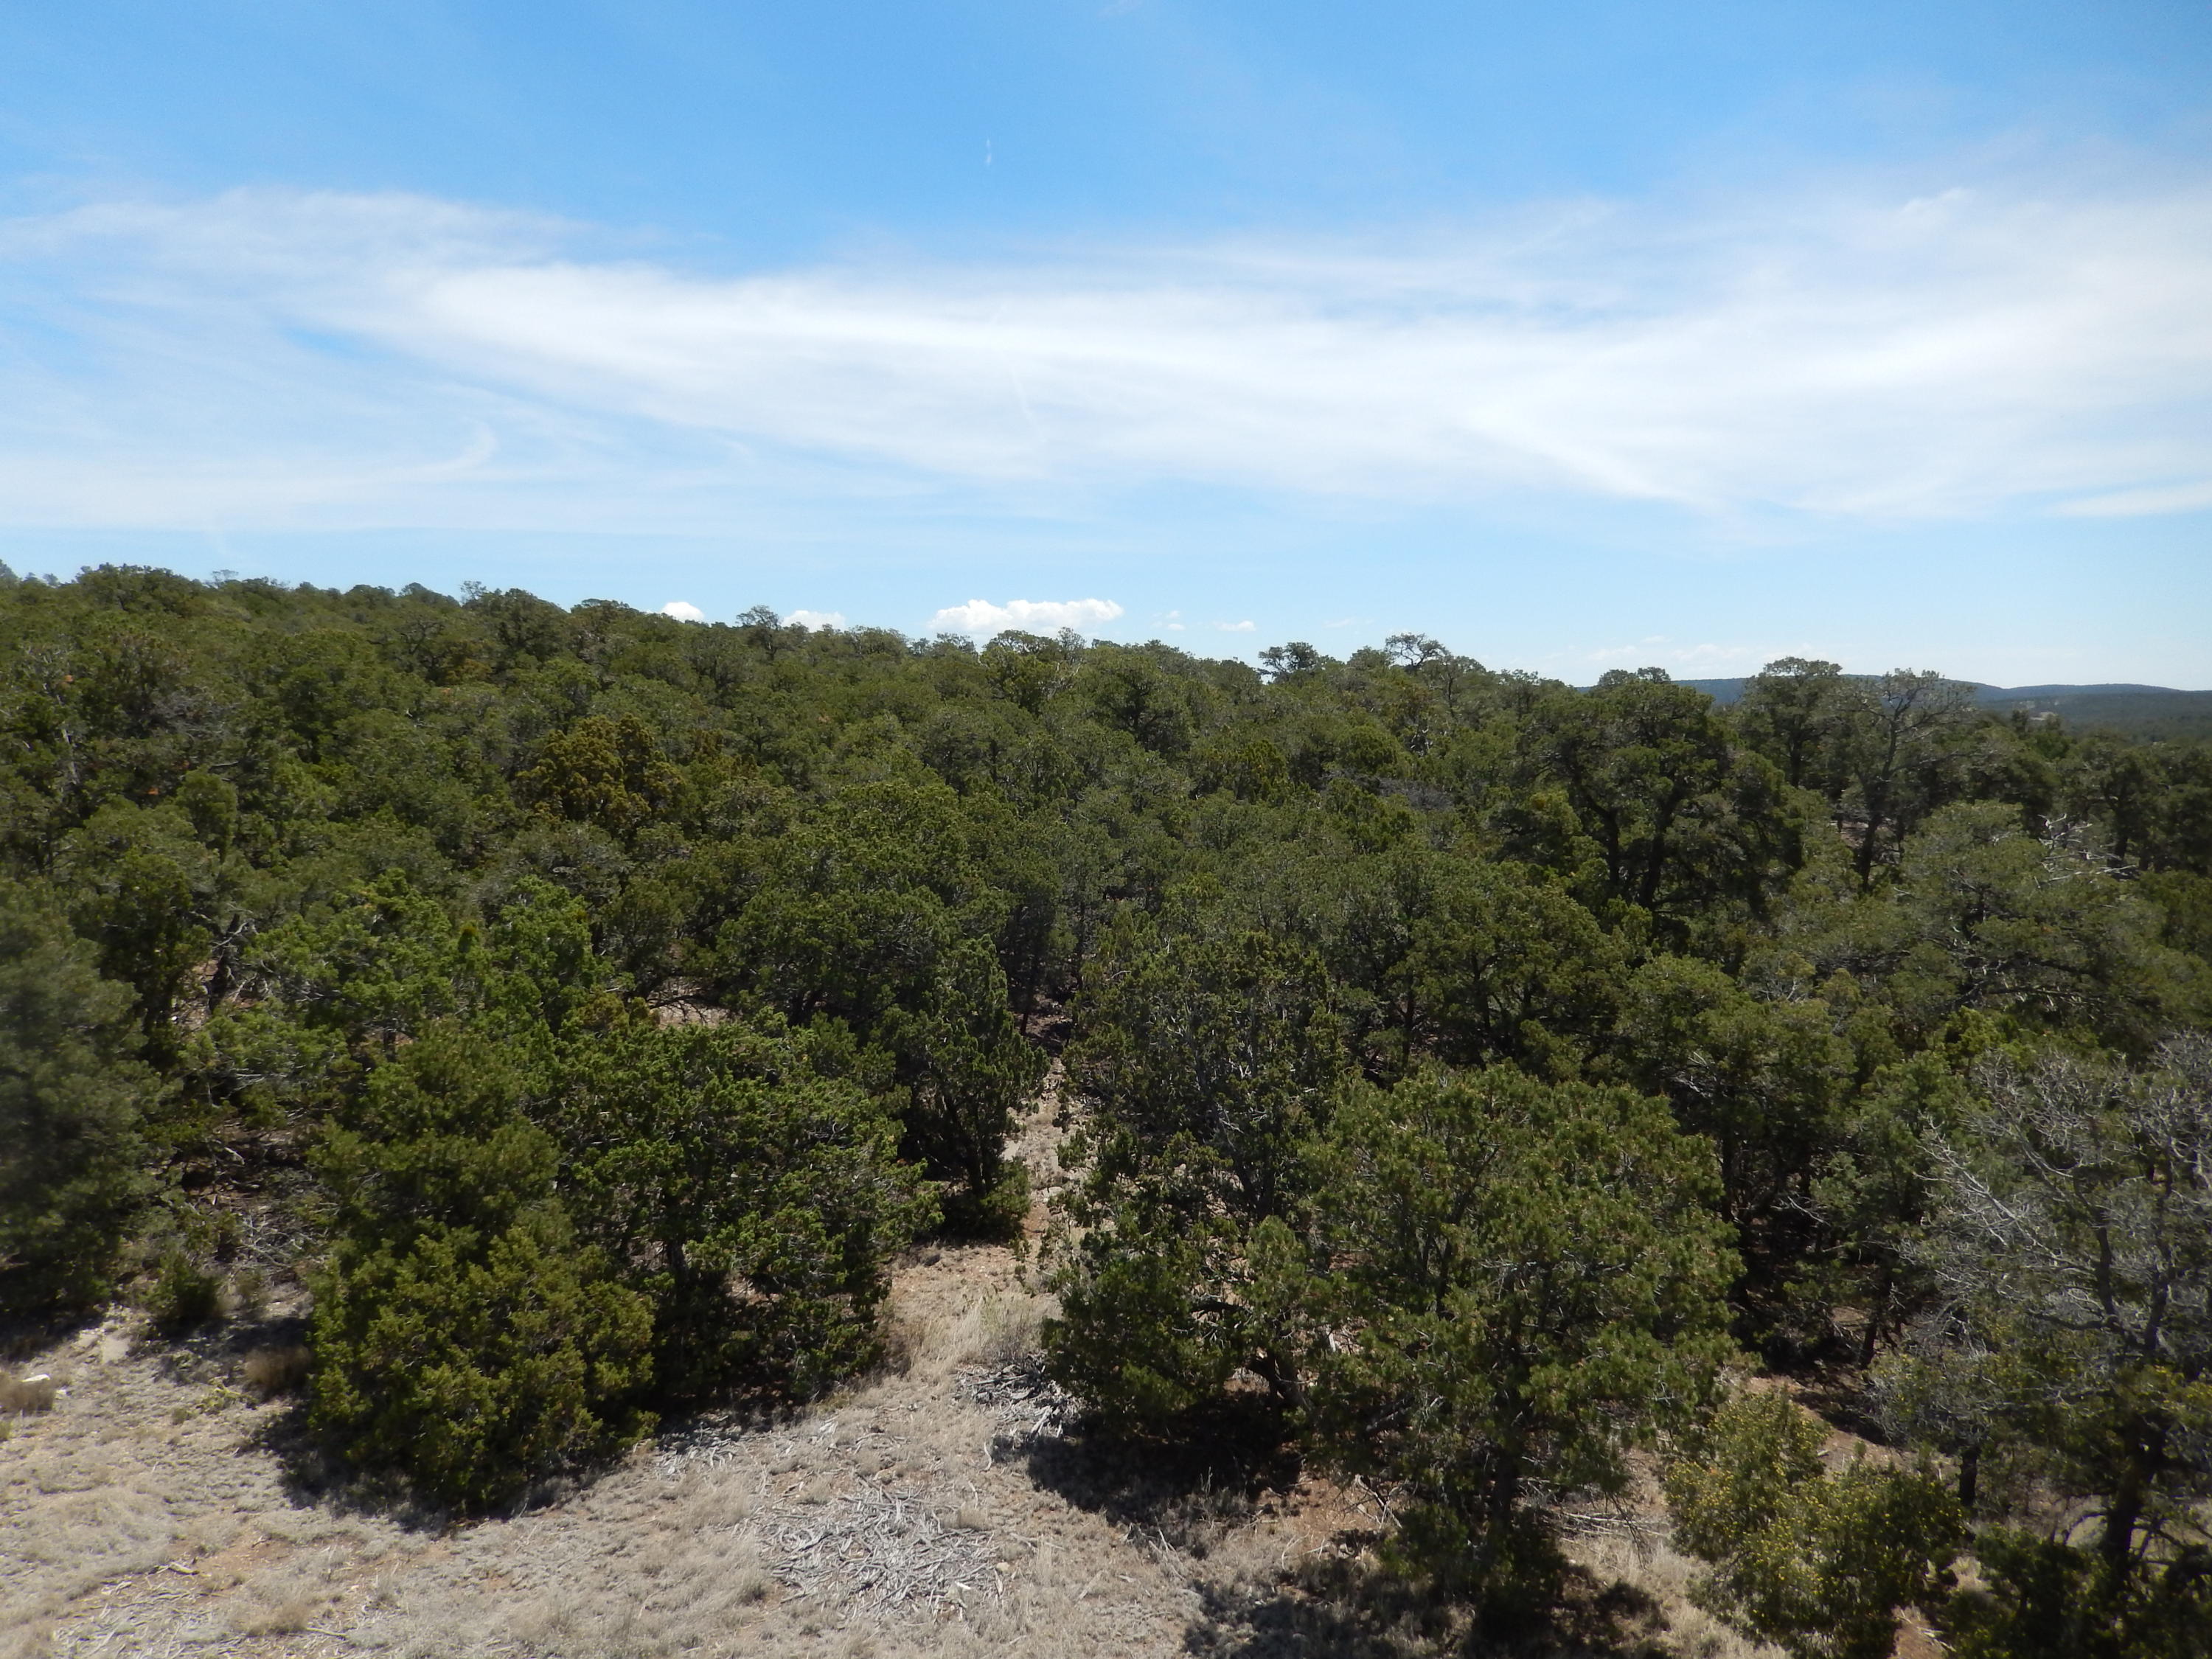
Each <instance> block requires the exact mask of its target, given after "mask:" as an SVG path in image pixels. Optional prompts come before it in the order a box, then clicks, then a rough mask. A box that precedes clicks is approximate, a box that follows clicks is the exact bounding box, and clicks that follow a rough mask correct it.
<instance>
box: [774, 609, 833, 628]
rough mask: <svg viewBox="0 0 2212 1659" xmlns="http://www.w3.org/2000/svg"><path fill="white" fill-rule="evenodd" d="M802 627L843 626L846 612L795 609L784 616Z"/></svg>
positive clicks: (788, 620) (785, 619) (788, 621)
mask: <svg viewBox="0 0 2212 1659" xmlns="http://www.w3.org/2000/svg"><path fill="white" fill-rule="evenodd" d="M784 621H786V622H787V623H798V624H799V626H800V627H802V628H842V627H843V626H844V625H845V613H844V612H843V611H793V612H792V613H791V614H790V615H789V616H788V617H785V618H784Z"/></svg>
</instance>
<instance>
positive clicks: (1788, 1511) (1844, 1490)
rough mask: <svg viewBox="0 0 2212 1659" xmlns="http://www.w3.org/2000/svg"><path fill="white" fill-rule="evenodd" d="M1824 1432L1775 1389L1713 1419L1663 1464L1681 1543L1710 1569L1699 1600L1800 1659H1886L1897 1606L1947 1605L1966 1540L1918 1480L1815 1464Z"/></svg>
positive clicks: (1928, 1483) (1955, 1518)
mask: <svg viewBox="0 0 2212 1659" xmlns="http://www.w3.org/2000/svg"><path fill="white" fill-rule="evenodd" d="M1823 1437H1824V1434H1823V1431H1822V1429H1821V1427H1820V1423H1819V1422H1818V1421H1817V1420H1816V1419H1814V1417H1813V1416H1812V1414H1811V1413H1808V1412H1806V1411H1804V1410H1802V1408H1800V1407H1797V1406H1796V1405H1795V1404H1793V1403H1792V1402H1791V1401H1790V1399H1789V1398H1788V1397H1787V1396H1786V1395H1781V1394H1756V1395H1741V1396H1740V1397H1738V1398H1737V1399H1735V1400H1733V1401H1729V1403H1728V1404H1727V1405H1726V1406H1723V1407H1722V1408H1721V1409H1720V1410H1719V1411H1718V1412H1717V1413H1715V1414H1714V1417H1713V1420H1712V1422H1711V1424H1710V1425H1708V1427H1707V1429H1706V1431H1705V1433H1704V1434H1703V1436H1702V1437H1700V1441H1699V1444H1698V1445H1697V1446H1696V1447H1695V1448H1694V1449H1693V1450H1692V1452H1691V1454H1690V1455H1686V1456H1684V1457H1681V1458H1679V1459H1677V1460H1676V1461H1675V1462H1673V1463H1672V1464H1671V1465H1670V1466H1669V1467H1668V1471H1667V1475H1666V1488H1667V1498H1668V1503H1669V1504H1672V1505H1673V1507H1674V1536H1675V1540H1676V1541H1677V1542H1679V1543H1680V1545H1681V1546H1682V1547H1683V1548H1684V1549H1686V1550H1687V1551H1688V1552H1689V1553H1691V1554H1692V1555H1695V1556H1697V1557H1699V1559H1703V1560H1705V1561H1706V1562H1707V1563H1709V1564H1711V1571H1709V1572H1708V1573H1707V1574H1706V1575H1705V1577H1703V1578H1701V1579H1700V1580H1699V1583H1698V1584H1697V1586H1696V1587H1695V1589H1693V1591H1692V1595H1693V1597H1694V1599H1695V1600H1696V1601H1698V1602H1699V1605H1701V1606H1703V1607H1706V1608H1708V1609H1710V1610H1711V1611H1712V1612H1714V1613H1718V1614H1719V1615H1720V1616H1721V1617H1722V1618H1723V1619H1725V1620H1727V1621H1728V1622H1729V1624H1730V1625H1732V1626H1735V1628H1736V1629H1738V1630H1740V1631H1741V1632H1744V1634H1746V1635H1747V1636H1750V1637H1753V1638H1756V1639H1757V1640H1759V1641H1762V1642H1771V1643H1774V1644H1776V1645H1777V1646H1778V1647H1780V1648H1782V1649H1784V1650H1785V1651H1787V1652H1789V1653H1790V1654H1792V1655H1794V1656H1796V1659H1887V1655H1888V1653H1889V1651H1890V1649H1891V1646H1892V1645H1893V1643H1894V1642H1895V1640H1896V1638H1897V1614H1898V1610H1899V1608H1901V1607H1910V1606H1923V1607H1926V1606H1932V1605H1936V1604H1939V1603H1940V1602H1941V1601H1942V1598H1943V1596H1944V1595H1945V1594H1946V1593H1947V1591H1948V1589H1949V1584H1950V1577H1949V1573H1948V1565H1949V1563H1950V1561H1951V1559H1952V1558H1953V1557H1954V1555H1956V1554H1957V1553H1958V1551H1959V1550H1960V1547H1961V1546H1963V1544H1964V1543H1965V1541H1966V1528H1965V1525H1964V1522H1963V1519H1962V1517H1961V1516H1960V1512H1959V1507H1958V1504H1957V1503H1956V1502H1955V1501H1954V1499H1953V1498H1952V1497H1951V1495H1950V1493H1949V1492H1947V1491H1946V1490H1945V1489H1944V1488H1943V1486H1942V1485H1941V1484H1940V1483H1939V1482H1938V1481H1937V1480H1936V1479H1935V1478H1934V1477H1933V1476H1932V1475H1930V1474H1927V1473H1926V1472H1924V1471H1912V1470H1902V1469H1878V1468H1873V1467H1872V1466H1870V1465H1869V1464H1868V1463H1866V1462H1864V1461H1863V1459H1862V1460H1861V1461H1859V1462H1854V1463H1853V1464H1851V1465H1850V1467H1849V1468H1845V1469H1844V1470H1843V1471H1842V1472H1841V1473H1839V1474H1828V1473H1827V1472H1826V1469H1824V1468H1822V1466H1821V1463H1820V1443H1821V1440H1822V1438H1823Z"/></svg>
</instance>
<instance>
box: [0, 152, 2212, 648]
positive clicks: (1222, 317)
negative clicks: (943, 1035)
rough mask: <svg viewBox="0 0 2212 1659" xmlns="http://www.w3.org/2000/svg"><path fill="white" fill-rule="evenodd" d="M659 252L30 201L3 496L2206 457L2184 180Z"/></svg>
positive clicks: (1740, 487) (1700, 502) (389, 511)
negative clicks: (810, 249)
mask: <svg viewBox="0 0 2212 1659" xmlns="http://www.w3.org/2000/svg"><path fill="white" fill-rule="evenodd" d="M634 252H635V250H629V249H624V248H621V247H616V248H614V249H613V250H612V251H611V252H610V251H609V250H608V248H607V246H606V238H605V235H604V234H601V233H598V232H594V231H592V230H591V229H590V228H586V227H578V226H573V225H563V224H561V223H557V222H551V221H547V220H543V219H536V218H531V217H527V216H521V215H515V214H505V213H498V212H491V211H485V210H477V209H473V208H469V207H465V206H462V205H458V204H452V203H447V202H441V201H435V200H430V199H426V198H422V197H409V196H398V195H388V196H343V195H299V194H286V193H280V192H271V191H240V192H236V193H233V194H230V195H227V196H223V197H217V198H215V199H213V200H210V201H204V202H201V203H197V204H187V205H185V206H181V207H159V208H156V207H145V206H137V205H131V204H106V205H102V206H97V207H89V208H85V209H82V210H76V211H74V212H70V213H64V214H60V215H55V216H44V217H37V218H21V219H16V220H13V221H9V222H4V223H0V278H4V282H5V287H4V289H0V292H4V294H5V296H6V301H5V303H6V308H7V310H6V314H7V315H8V317H9V319H10V320H11V321H12V322H13V323H14V324H15V325H16V326H15V329H14V331H13V343H12V344H11V348H10V352H9V355H8V356H6V357H5V358H4V359H0V521H4V522H7V523H12V524H16V525H33V524H36V525H52V526H70V525H75V526H94V525H100V526H132V525H139V526H170V527H174V526H192V527H198V526H205V525H207V524H210V523H222V524H225V525H228V526H233V527H247V526H270V527H275V526H361V525H368V524H391V523H410V524H426V525H427V524H435V525H444V526H455V527H477V526H547V525H554V524H559V525H576V524H582V523H608V522H623V523H628V524H632V525H635V524H637V523H640V522H641V521H647V520H650V521H653V522H663V523H665V522H670V521H672V520H675V519H678V518H681V517H683V515H684V514H687V513H688V514H690V515H691V518H692V520H694V521H696V522H698V523H702V524H705V523H710V522H714V520H715V517H716V514H717V513H726V512H727V511H728V510H730V508H731V506H732V503H736V502H745V501H757V500H759V499H762V498H763V497H764V496H769V495H778V493H779V492H781V496H783V497H792V496H799V497H805V498H806V499H821V498H825V497H826V496H827V495H829V492H830V491H832V490H835V491H836V492H838V493H839V496H840V499H848V498H852V497H854V496H866V495H871V494H872V495H878V496H880V495H884V493H885V492H895V491H901V490H906V491H911V490H913V489H966V490H970V491H976V490H980V491H981V492H983V493H985V494H986V495H993V496H994V497H996V498H1000V499H1012V498H1013V497H1014V495H1017V494H1020V493H1021V492H1027V494H1026V495H1022V497H1021V498H1022V499H1024V500H1031V499H1034V496H1035V492H1036V491H1037V490H1038V489H1048V490H1051V489H1070V488H1081V489H1091V488H1094V487H1098V486H1107V487H1116V486H1122V485H1128V484H1140V483H1151V482H1157V481H1160V480H1196V481H1200V482H1203V483H1219V484H1229V485H1233V486H1239V487H1245V488H1252V489H1261V490H1268V491H1275V492H1279V493H1285V494H1291V495H1328V494H1336V495H1375V496H1387V497H1392V498H1397V497H1402V496H1404V495H1409V494H1410V495H1426V496H1431V497H1449V496H1463V495H1470V494H1476V493H1480V492H1485V491H1494V490H1499V489H1513V490H1522V489H1536V490H1544V491H1555V492H1565V493H1569V494H1577V495H1598V496H1605V497H1613V498H1629V499H1638V500H1649V501H1668V502H1675V503H1680V504H1684V505H1686V506H1690V507H1695V508H1698V509H1700V510H1703V511H1707V512H1711V513H1722V514H1727V513H1735V512H1740V511H1743V510H1747V509H1759V508H1764V507H1780V508H1784V509H1786V510H1790V511H1796V512H1801V513H1814V514H1824V515H1832V516H1851V517H1860V518H1866V517H1875V518H1896V517H1928V516H1940V515H1945V514H1957V513H1990V512H1995V511H1997V510H2000V509H2002V508H2004V507H2012V506H2017V505H2022V504H2025V505H2030V506H2033V505H2038V504H2051V505H2055V506H2057V508H2058V510H2061V511H2069V512H2077V513H2106V514H2119V513H2156V512H2179V511H2189V510H2193V509H2196V508H2200V507H2203V506H2205V505H2207V504H2208V501H2212V485H2208V484H2207V483H2205V482H2204V480H2205V477H2206V471H2207V459H2206V458H2207V456H2208V453H2212V188H2208V187H2205V186H2201V185H2185V186H2174V185H2144V186H2141V187H2139V188H2137V189H2136V191H2135V192H2134V193H2133V194H2130V193H2128V192H2127V191H2124V190H2118V189H2115V188H2112V187H2111V186H2110V185H2103V186H2100V187H2098V188H2084V189H2082V190H2080V191H2075V192H2073V193H2071V194H2069V193H2068V192H2067V191H2063V190H2054V189H2051V188H2049V187H2047V185H2046V184H2044V183H2036V184H2033V185H2021V186H2003V185H1993V186H1990V187H1988V188H1984V189H1982V190H1978V191H1963V190H1954V191H1944V192H1941V193H1938V194H1936V195H1931V196H1927V197H1918V198H1913V199H1897V198H1894V197H1893V198H1891V199H1887V200H1885V199H1881V197H1879V196H1878V195H1873V194H1868V195H1863V196H1861V197H1857V198H1855V199H1844V198H1843V197H1837V196H1834V195H1829V196H1820V195H1819V194H1817V193H1811V192H1806V191H1798V192H1795V193H1781V192H1778V193H1777V195H1776V196H1775V197H1772V198H1771V199H1769V200H1766V201H1763V202H1750V203H1738V204H1734V205H1733V206H1731V207H1726V208H1713V209H1706V210H1699V211H1695V212H1686V211H1679V210H1678V211H1674V212H1670V213H1662V212H1661V211H1658V210H1652V209H1637V208H1633V207H1626V206H1612V207H1605V206H1590V205H1588V204H1583V205H1580V206H1576V207H1572V208H1561V209H1559V210H1553V211H1548V212H1545V211H1537V210H1528V211H1526V212H1523V213H1522V214H1520V215H1518V216H1513V217H1511V218H1510V219H1505V218H1501V219H1498V220H1495V221H1492V222H1486V223H1483V224H1478V225H1474V226H1472V227H1470V228H1466V229H1464V230H1463V231H1462V233H1461V234H1458V235H1457V236H1456V237H1455V238H1453V239H1449V240H1437V239H1436V238H1434V237H1430V238H1426V239H1400V240H1396V241H1393V240H1389V239H1388V238H1384V237H1370V239H1369V240H1368V241H1367V242H1366V243H1365V245H1364V246H1356V247H1347V246H1317V245H1312V244H1300V243H1297V242H1291V241H1277V242H1274V243H1263V242H1258V241H1246V242H1239V243H1225V244H1219V245H1215V246H1200V247H1194V248H1188V247H1187V248H1181V249H1169V250H1153V251H1149V252H1147V251H1141V250H1139V251H1132V250H1127V249H1124V250H1120V251H1113V250H1106V251H1090V252H1072V253H1069V254H1066V255H1065V256H1063V257H1060V258H1057V259H1049V260H1042V261H1030V262H1027V263H1012V262H1009V263H1002V264H970V265H966V266H960V267H955V268H939V269H931V268H928V267H927V266H919V265H916V264H915V263H914V262H912V261H910V260H903V259H902V260H901V261H899V262H897V263H896V264H894V263H891V262H889V261H886V262H883V263H880V264H849V265H844V266H824V267H819V268H812V269H795V270H778V271H771V272H765V273H761V274H756V275H751V276H738V277H730V276H717V275H709V274H704V273H701V272H697V271H692V270H684V269H679V268H677V267H675V266H673V265H670V264H665V263H664V264H653V263H649V262H647V261H644V260H641V259H640V258H635V257H625V256H627V255H629V254H631V253H634ZM956 608H957V607H956Z"/></svg>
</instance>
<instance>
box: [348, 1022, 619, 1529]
mask: <svg viewBox="0 0 2212 1659" xmlns="http://www.w3.org/2000/svg"><path fill="white" fill-rule="evenodd" d="M527 1081H528V1079H527V1078H526V1075H525V1073H523V1072H522V1070H521V1069H520V1066H518V1064H517V1062H516V1060H515V1058H514V1057H513V1055H512V1054H511V1053H509V1052H508V1051H507V1050H506V1049H505V1048H502V1047H501V1046H500V1045H498V1044H495V1043H494V1042H490V1041H489V1040H487V1039H485V1038H484V1037H483V1036H477V1035H475V1034H473V1033H471V1032H469V1031H467V1030H463V1029H459V1028H454V1027H451V1026H439V1027H434V1028H432V1029H431V1030H429V1031H428V1032H426V1033H425V1034H424V1035H423V1036H422V1037H421V1038H420V1039H419V1040H417V1041H416V1042H413V1043H411V1044H410V1045H408V1046H407V1047H406V1048H404V1050H403V1051H402V1053H401V1054H400V1056H399V1057H398V1059H397V1060H394V1061H393V1062H392V1064H390V1065H387V1066H383V1067H381V1068H380V1069H379V1070H378V1072H377V1073H375V1075H374V1077H373V1078H372V1079H371V1080H370V1084H369V1087H368V1091H367V1093H366V1095H365V1097H363V1099H362V1102H361V1103H360V1104H359V1106H358V1107H357V1108H356V1109H355V1110H353V1111H351V1112H349V1114H348V1115H347V1121H343V1122H342V1123H341V1124H340V1125H339V1126H338V1127H336V1128H334V1129H333V1130H332V1132H331V1135H330V1137H329V1138H328V1139H327V1141H326V1142H325V1145H324V1146H323V1147H322V1149H321V1151H320V1152H319V1157H318V1163H319V1173H320V1174H321V1175H322V1176H323V1177H324V1179H325V1182H327V1183H328V1185H329V1186H330V1188H331V1192H332V1194H333V1195H334V1196H335V1198H336V1200H337V1204H338V1206H339V1212H338V1218H337V1237H336V1238H335V1241H334V1243H333V1248H332V1250H331V1260H330V1264H329V1267H328V1269H327V1270H326V1272H325V1273H324V1274H323V1275H322V1276H321V1278H320V1280H319V1283H318V1285H317V1286H316V1298H315V1312H314V1319H313V1328H312V1331H311V1334H310V1346H312V1348H313V1353H314V1370H313V1377H312V1379H311V1383H310V1397H311V1405H310V1411H311V1417H312V1420H313V1423H314V1425H315V1426H316V1427H317V1428H318V1429H319V1431H321V1432H323V1433H324V1434H325V1436H326V1437H329V1438H330V1439H331V1441H332V1442H333V1443H335V1444H336V1445H337V1447H338V1448H339V1449H341V1450H343V1452H344V1454H345V1455H347V1456H348V1457H349V1458H350V1459H352V1460H353V1461H355V1462H358V1463H361V1464H363V1465H366V1466H368V1467H371V1468H394V1469H398V1470H400V1471H403V1472H404V1473H405V1474H407V1475H408V1477H409V1478H410V1480H411V1481H412V1483H413V1485H414V1486H415V1487H416V1490H418V1491H419V1492H422V1493H423V1494H424V1495H425V1496H426V1497H428V1498H431V1499H433V1500H435V1501H436V1502H439V1503H441V1504H452V1505H455V1506H458V1507H462V1508H467V1509H479V1508H483V1507H486V1506H489V1505H491V1504H496V1503H499V1502H501V1501H502V1500H503V1499H505V1498H508V1497H510V1496H512V1495H513V1494H514V1493H515V1492H519V1491H520V1489H521V1488H522V1487H523V1486H525V1485H526V1484H527V1483H528V1482H529V1481H530V1480H532V1479H534V1478H537V1477H538V1476H540V1475H542V1474H548V1473H551V1472H553V1471H555V1470H557V1469H559V1468H563V1467H565V1466H567V1465H569V1464H571V1463H574V1462H577V1461H579V1460H581V1459H586V1458H589V1457H592V1456H594V1455H603V1454H605V1452H607V1451H609V1450H611V1449H615V1448H617V1447H619V1446H621V1445H623V1444H624V1443H627V1442H628V1441H629V1440H631V1439H634V1438H635V1437H636V1436H637V1435H638V1434H640V1433H641V1432H642V1431H644V1430H645V1429H646V1428H647V1427H649V1426H650V1419H647V1418H646V1417H644V1416H643V1415H642V1414H641V1413H639V1412H638V1410H637V1409H636V1408H635V1404H634V1403H633V1402H634V1400H635V1396H636V1395H638V1394H639V1392H640V1391H641V1387H642V1385H643V1384H644V1383H645V1381H646V1379H647V1373H648V1358H647V1356H648V1352H649V1348H650V1343H651V1335H652V1325H653V1315H652V1310H651V1306H650V1304H649V1303H648V1301H647V1298H646V1297H643V1296H641V1294H639V1293H638V1292H636V1291H632V1290H629V1289H628V1288H626V1287H625V1286H623V1285H622V1284H621V1283H620V1282H619V1280H618V1279H617V1275H616V1273H615V1272H614V1270H613V1267H612V1265H611V1263H610V1262H609V1261H607V1260H606V1258H605V1255H604V1254H603V1253H601V1252H600V1251H599V1250H598V1249H594V1248H592V1247H591V1246H589V1245H588V1244H586V1243H582V1242H581V1241H580V1240H579V1239H578V1238H577V1237H576V1234H575V1230H574V1226H573V1225H572V1224H571V1222H570V1220H569V1212H568V1207H567V1206H565V1205H564V1204H563V1202H562V1199H561V1197H560V1195H559V1194H558V1192H557V1191H556V1187H555V1179H554V1177H555V1172H556V1168H557V1164H558V1151H557V1149H556V1146H555V1144H554V1142H553V1139H552V1138H551V1137H550V1135H548V1134H547V1133H545V1132H544V1130H543V1129H540V1128H538V1127H536V1126H535V1125H534V1124H532V1123H531V1122H529V1121H527V1120H526V1117H525V1116H524V1115H523V1112H522V1100H523V1097H524V1093H525V1090H526V1085H527Z"/></svg>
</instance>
